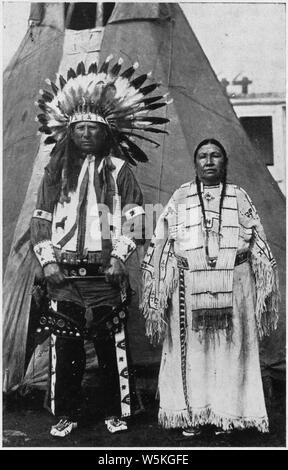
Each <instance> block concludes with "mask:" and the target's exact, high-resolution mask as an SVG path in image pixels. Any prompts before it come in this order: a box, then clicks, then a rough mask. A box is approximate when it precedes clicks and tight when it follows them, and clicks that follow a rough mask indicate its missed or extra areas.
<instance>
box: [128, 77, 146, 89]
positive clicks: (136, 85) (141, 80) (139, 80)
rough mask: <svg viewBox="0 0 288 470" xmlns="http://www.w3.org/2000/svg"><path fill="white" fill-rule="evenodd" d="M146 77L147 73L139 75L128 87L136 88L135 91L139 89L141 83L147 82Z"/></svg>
mask: <svg viewBox="0 0 288 470" xmlns="http://www.w3.org/2000/svg"><path fill="white" fill-rule="evenodd" d="M147 77H148V74H147V73H145V74H143V75H140V76H139V77H137V78H134V80H132V81H131V82H130V85H131V86H133V87H134V88H136V90H138V88H140V87H141V86H142V85H143V83H144V82H145V81H146V80H147Z"/></svg>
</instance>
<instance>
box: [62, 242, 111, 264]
mask: <svg viewBox="0 0 288 470" xmlns="http://www.w3.org/2000/svg"><path fill="white" fill-rule="evenodd" d="M54 251H55V255H56V258H57V261H58V263H60V264H66V263H67V264H69V265H70V264H73V265H80V264H85V265H86V264H97V265H101V264H102V263H103V255H102V251H87V250H86V252H85V253H83V254H82V255H81V256H80V255H79V254H78V253H76V252H75V251H65V250H61V249H60V248H57V246H54Z"/></svg>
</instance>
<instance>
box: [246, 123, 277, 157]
mask: <svg viewBox="0 0 288 470" xmlns="http://www.w3.org/2000/svg"><path fill="white" fill-rule="evenodd" d="M240 122H241V124H242V126H243V127H244V129H245V131H246V133H247V134H248V137H249V138H250V140H251V142H252V143H253V144H254V146H255V147H256V148H257V150H258V152H259V154H260V156H262V158H263V161H264V163H265V164H266V165H274V158H273V131H272V117H271V116H253V117H252V116H249V117H248V116H247V117H240Z"/></svg>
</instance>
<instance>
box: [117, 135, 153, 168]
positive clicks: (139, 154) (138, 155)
mask: <svg viewBox="0 0 288 470" xmlns="http://www.w3.org/2000/svg"><path fill="white" fill-rule="evenodd" d="M122 140H124V142H126V143H127V145H128V146H129V148H130V150H131V152H132V156H133V158H134V159H135V160H137V161H138V162H148V157H147V155H146V153H145V152H143V150H141V149H140V148H139V147H138V145H136V144H134V142H132V141H131V140H130V139H129V138H128V137H127V136H125V135H123V136H122Z"/></svg>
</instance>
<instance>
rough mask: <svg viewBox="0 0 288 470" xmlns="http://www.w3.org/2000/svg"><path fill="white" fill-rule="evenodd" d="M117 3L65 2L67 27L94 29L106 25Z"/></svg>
mask: <svg viewBox="0 0 288 470" xmlns="http://www.w3.org/2000/svg"><path fill="white" fill-rule="evenodd" d="M114 6H115V3H110V2H109V3H100V2H97V3H96V2H93V3H85V2H79V3H65V24H66V28H68V29H74V30H77V31H79V30H82V29H92V28H95V27H102V26H105V25H106V24H107V23H108V21H109V18H110V16H111V14H112V11H113V9H114Z"/></svg>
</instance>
